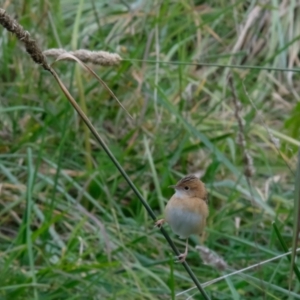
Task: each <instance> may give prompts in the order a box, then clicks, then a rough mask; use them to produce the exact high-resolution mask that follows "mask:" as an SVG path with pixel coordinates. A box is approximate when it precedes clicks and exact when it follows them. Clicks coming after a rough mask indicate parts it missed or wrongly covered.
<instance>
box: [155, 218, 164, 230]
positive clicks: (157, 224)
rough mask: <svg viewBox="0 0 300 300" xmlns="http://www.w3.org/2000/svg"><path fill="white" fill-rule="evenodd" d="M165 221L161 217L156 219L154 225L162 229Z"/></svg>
mask: <svg viewBox="0 0 300 300" xmlns="http://www.w3.org/2000/svg"><path fill="white" fill-rule="evenodd" d="M164 223H165V220H164V219H161V220H158V221H156V222H155V225H154V226H155V227H157V228H159V229H160V228H161V227H162V226H163V224H164Z"/></svg>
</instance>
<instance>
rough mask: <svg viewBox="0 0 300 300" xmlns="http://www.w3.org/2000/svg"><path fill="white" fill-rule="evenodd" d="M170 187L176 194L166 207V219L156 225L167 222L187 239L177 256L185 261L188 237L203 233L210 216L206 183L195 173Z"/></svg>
mask: <svg viewBox="0 0 300 300" xmlns="http://www.w3.org/2000/svg"><path fill="white" fill-rule="evenodd" d="M170 187H172V188H174V189H175V194H174V195H173V196H172V198H171V199H170V200H169V202H168V203H167V206H166V208H165V213H164V214H165V219H161V220H158V221H157V222H156V223H155V226H157V227H159V228H160V227H161V226H162V225H163V224H164V223H165V222H167V223H168V224H169V225H170V226H171V228H172V230H173V232H174V233H176V234H178V235H179V236H180V238H183V239H186V245H185V251H184V253H182V254H180V255H179V256H178V257H177V258H178V261H179V262H184V261H185V258H186V256H187V254H188V238H189V236H190V235H192V234H199V235H200V234H201V233H202V232H203V230H204V227H205V225H206V218H207V216H208V206H207V203H206V202H207V192H206V189H205V185H204V183H203V182H202V181H201V180H199V179H198V178H197V177H196V176H194V175H188V176H186V177H184V178H182V179H181V180H179V181H178V182H177V184H176V185H171V186H170Z"/></svg>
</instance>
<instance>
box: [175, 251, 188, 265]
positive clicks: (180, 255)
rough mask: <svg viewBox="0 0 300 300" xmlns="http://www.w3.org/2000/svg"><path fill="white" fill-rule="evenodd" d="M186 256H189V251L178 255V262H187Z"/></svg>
mask: <svg viewBox="0 0 300 300" xmlns="http://www.w3.org/2000/svg"><path fill="white" fill-rule="evenodd" d="M186 257H187V253H181V254H179V255H178V256H176V262H178V263H183V262H185V259H186Z"/></svg>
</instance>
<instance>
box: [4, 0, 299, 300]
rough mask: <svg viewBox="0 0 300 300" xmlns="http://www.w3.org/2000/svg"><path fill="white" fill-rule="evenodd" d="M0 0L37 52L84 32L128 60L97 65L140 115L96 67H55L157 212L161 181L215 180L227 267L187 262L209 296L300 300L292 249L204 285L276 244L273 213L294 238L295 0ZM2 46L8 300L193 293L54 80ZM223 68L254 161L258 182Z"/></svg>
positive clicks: (208, 241) (216, 229)
mask: <svg viewBox="0 0 300 300" xmlns="http://www.w3.org/2000/svg"><path fill="white" fill-rule="evenodd" d="M79 2H80V3H79ZM4 5H8V7H3V8H5V9H6V10H7V11H8V13H10V14H11V15H17V16H18V22H19V23H20V24H22V26H23V27H24V28H26V29H27V30H28V31H29V32H30V33H31V35H32V36H34V37H35V39H36V40H38V42H39V44H40V45H42V48H43V49H49V48H58V47H62V48H64V49H67V50H71V49H72V50H75V48H74V45H77V47H78V49H79V48H87V49H90V50H108V51H112V52H118V53H119V54H120V55H121V56H122V57H123V58H124V60H123V61H122V62H121V63H120V65H119V66H118V67H109V68H104V67H95V66H93V69H94V71H96V73H97V74H98V75H99V76H100V77H101V79H103V80H104V81H105V82H106V84H108V86H109V87H110V88H111V89H112V91H113V93H114V94H115V95H116V96H117V97H118V99H119V100H120V101H121V103H122V104H123V106H124V107H125V108H126V110H127V111H128V112H129V113H130V115H131V116H132V117H133V119H131V118H130V117H129V116H128V115H127V114H126V112H125V111H124V110H123V109H121V108H120V107H119V105H118V103H116V102H115V100H114V99H113V97H112V96H111V93H110V92H109V91H108V90H107V89H105V88H103V87H100V86H99V84H98V83H97V82H96V80H95V79H94V78H93V77H91V76H90V75H89V73H87V72H84V71H81V72H80V77H79V76H78V73H77V72H78V71H76V69H75V67H74V64H73V63H70V62H61V63H59V64H57V65H56V67H55V68H56V71H57V72H58V73H59V76H60V78H61V79H62V81H64V82H65V83H66V85H67V88H68V90H69V91H70V93H71V94H72V95H73V96H74V98H75V99H80V98H81V102H80V103H81V104H82V103H83V102H84V105H85V111H86V112H87V114H88V117H89V119H90V120H91V122H92V123H93V124H94V126H95V127H96V129H97V131H98V132H99V133H100V135H101V137H103V139H104V141H105V143H106V144H107V145H108V147H109V149H110V150H111V151H112V153H113V154H114V156H115V157H116V159H117V160H118V161H119V162H120V164H121V165H122V167H123V168H124V169H125V170H126V172H127V173H128V174H129V176H130V178H131V180H132V181H133V182H134V183H135V185H136V186H137V187H138V188H139V192H140V193H141V195H142V196H143V198H144V199H145V200H146V201H147V203H148V205H150V207H151V208H152V210H154V212H155V214H156V215H157V216H158V215H160V214H161V213H162V206H163V204H164V203H165V202H166V201H167V199H168V198H169V197H170V196H171V193H172V191H171V190H169V189H168V188H167V187H168V186H169V185H170V184H172V183H174V182H175V181H176V180H178V178H180V177H181V176H183V175H185V174H188V173H196V174H199V175H201V176H202V180H203V181H204V182H205V183H206V185H207V187H208V189H209V192H210V201H209V205H210V217H209V219H208V226H207V233H206V236H205V238H204V241H203V242H204V244H205V245H206V246H207V247H208V248H209V249H211V251H214V252H215V253H216V254H217V255H218V256H220V257H222V258H223V259H224V261H225V262H226V263H227V265H228V268H227V269H226V270H218V269H217V268H216V267H214V266H212V265H206V264H204V262H203V260H201V259H200V257H199V253H198V251H196V250H194V251H190V252H189V256H188V258H187V261H188V263H189V265H190V267H191V269H192V270H193V272H194V273H195V274H196V276H197V278H198V280H199V281H200V282H201V283H206V282H207V284H204V286H205V290H206V292H207V293H208V295H209V297H210V298H211V299H255V298H264V299H269V298H270V299H288V298H289V297H290V299H296V298H300V297H299V296H298V294H299V282H298V280H297V278H294V274H293V273H290V263H289V261H288V260H287V259H286V258H285V257H282V258H280V259H279V260H270V261H269V262H268V263H265V264H261V265H259V266H258V267H256V268H254V269H249V270H248V271H245V272H244V273H242V274H243V275H233V276H230V277H226V279H225V280H221V281H217V282H214V283H213V284H210V285H209V283H208V282H210V281H211V280H213V279H216V278H217V277H220V276H222V275H224V274H227V273H231V272H232V271H234V270H240V269H242V268H246V267H248V266H251V265H254V264H258V263H259V262H262V261H265V260H268V259H271V258H273V257H276V256H278V255H280V254H282V253H283V250H282V248H281V242H280V241H279V240H278V238H277V235H276V233H275V232H274V231H273V227H272V222H273V221H276V224H277V227H278V229H279V231H280V235H281V237H282V239H283V240H284V243H285V244H286V245H287V247H288V248H291V246H292V244H293V226H294V223H295V218H294V211H293V207H294V194H295V193H294V186H295V173H296V162H297V151H298V147H299V145H300V141H299V128H300V127H299V125H300V124H299V123H300V119H299V118H297V115H298V113H299V105H297V102H298V100H299V89H298V85H299V83H298V81H299V73H297V72H291V71H288V69H291V68H296V67H297V66H298V56H297V54H298V52H299V49H298V48H299V45H298V37H299V32H298V31H299V30H298V28H299V26H297V22H298V21H297V20H298V18H299V16H298V14H299V10H298V9H297V6H296V3H295V2H293V1H290V2H283V4H282V3H280V2H278V3H277V2H276V3H275V2H274V1H273V2H272V3H271V2H270V3H266V4H265V5H264V4H259V3H256V2H255V1H250V2H247V3H244V2H243V1H242V2H238V1H236V2H231V4H228V3H227V2H222V1H214V2H210V3H209V4H208V3H207V4H199V3H196V2H195V3H194V2H192V1H175V2H171V1H163V2H150V1H142V2H130V3H127V2H126V3H125V2H122V1H120V2H116V3H111V2H109V1H93V0H92V1H69V0H64V1H56V2H53V3H52V2H51V4H49V3H48V2H40V1H34V0H32V1H23V2H22V1H20V2H18V3H13V4H10V3H9V2H6V3H5V4H4ZM76 16H79V17H77V18H76ZM74 20H76V24H75V26H77V27H76V28H75V27H74ZM74 28H75V29H74ZM71 40H72V44H71V42H70V41H71ZM0 43H1V46H2V47H1V48H0V51H1V53H0V57H1V70H0V72H1V87H2V88H1V95H0V97H1V98H0V103H1V106H0V115H1V118H0V124H1V126H0V135H1V140H0V170H1V171H0V205H1V211H0V216H1V218H0V229H1V231H0V240H1V242H0V267H1V272H0V282H1V284H0V295H1V297H2V298H4V299H83V298H86V299H170V298H173V299H174V298H175V297H176V294H180V295H179V296H177V297H176V298H178V299H188V298H189V297H190V299H191V298H193V299H201V294H200V293H199V292H196V290H195V289H193V290H189V291H187V290H188V289H189V288H191V287H192V286H193V282H192V280H191V278H190V277H189V276H188V275H187V273H186V272H185V270H184V269H183V267H182V266H181V265H180V264H174V261H173V254H172V253H171V249H170V247H169V245H168V244H167V242H166V240H165V239H164V238H163V237H162V235H161V234H160V232H159V231H157V230H155V229H154V228H153V221H152V220H151V219H150V218H149V216H148V214H147V212H146V211H145V209H144V208H143V206H142V205H141V203H140V202H139V200H138V198H137V197H136V195H135V194H134V193H133V191H132V190H131V189H130V188H129V186H128V184H127V183H126V182H125V181H124V179H123V178H122V177H121V176H120V174H119V172H118V170H117V169H116V168H115V167H114V165H113V164H112V162H111V161H110V160H109V159H108V158H107V156H106V154H105V153H104V152H103V150H102V148H101V147H100V146H99V145H98V144H97V143H96V142H95V141H94V139H93V138H92V137H91V136H90V135H89V133H87V131H85V129H84V128H85V127H84V125H83V124H82V123H81V122H82V121H81V120H80V118H79V117H78V116H77V115H76V114H75V113H74V111H73V109H72V107H71V106H70V105H69V104H68V103H67V101H66V98H65V96H64V95H63V94H62V93H61V92H60V90H59V89H58V86H57V85H56V84H55V83H54V81H53V79H52V77H51V76H49V75H48V73H47V72H43V71H41V69H40V68H38V67H37V66H35V65H33V64H32V63H31V61H30V60H29V59H28V56H27V55H26V54H25V52H24V51H23V48H22V47H21V44H19V43H18V41H17V39H16V38H15V37H13V36H12V35H11V34H9V33H8V32H7V31H6V30H2V29H1V36H0ZM139 60H142V61H139ZM151 60H152V61H154V63H151V62H150V61H151ZM158 61H164V62H169V64H158ZM172 61H176V62H199V63H202V62H203V63H212V64H215V65H214V66H200V65H199V66H197V65H190V64H184V63H180V64H177V63H176V64H173V63H171V62H172ZM220 65H225V66H227V65H228V66H229V67H230V66H234V65H239V66H245V65H246V66H253V67H255V68H251V69H249V68H246V69H237V68H234V69H233V70H232V69H231V70H230V68H225V67H220ZM265 68H269V69H265ZM270 68H273V69H274V68H277V70H270ZM279 69H281V70H283V71H279ZM230 73H231V74H232V76H233V79H234V89H235V94H236V98H237V99H238V101H239V102H240V103H241V110H240V117H241V120H242V122H243V130H244V137H245V146H246V149H247V151H248V152H249V154H250V155H251V157H252V159H253V167H254V168H255V170H256V172H255V174H254V175H253V177H252V178H251V186H249V184H248V182H247V178H246V177H245V176H244V174H243V170H244V168H245V163H244V160H243V156H244V153H243V151H241V148H240V146H238V144H237V137H238V133H239V130H240V129H239V125H238V122H239V121H240V120H237V118H236V116H235V106H234V98H233V97H234V96H233V95H232V89H231V88H230V87H229V85H228V75H229V74H230ZM249 99H250V100H249ZM288 166H289V167H288ZM296 186H297V183H296ZM295 228H297V227H296V226H295ZM166 230H167V231H168V232H169V233H170V234H171V235H172V233H171V232H170V229H169V228H168V227H166ZM172 236H173V235H172ZM173 237H174V238H173V241H175V243H176V245H177V246H178V247H181V248H182V247H184V245H183V242H182V241H181V240H179V239H178V238H177V237H175V236H173ZM192 240H193V241H192V243H191V244H192V245H193V246H195V245H198V244H199V241H198V240H197V239H196V238H192ZM294 240H295V238H294ZM296 246H297V245H296V244H295V242H294V248H295V247H296ZM296 264H297V259H296ZM289 282H291V291H289ZM184 291H186V292H184Z"/></svg>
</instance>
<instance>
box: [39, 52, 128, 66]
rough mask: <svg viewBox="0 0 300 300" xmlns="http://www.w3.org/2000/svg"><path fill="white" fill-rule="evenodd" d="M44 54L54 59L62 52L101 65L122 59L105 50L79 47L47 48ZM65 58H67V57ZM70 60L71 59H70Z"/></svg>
mask: <svg viewBox="0 0 300 300" xmlns="http://www.w3.org/2000/svg"><path fill="white" fill-rule="evenodd" d="M43 54H44V55H46V56H51V57H53V58H55V59H57V58H59V57H60V56H61V55H63V54H71V55H73V56H75V57H76V58H78V59H80V60H81V61H82V62H84V63H92V64H94V65H101V66H115V65H118V64H119V63H120V61H121V60H122V58H121V56H120V55H119V54H116V53H110V52H106V51H89V50H86V49H79V50H75V51H66V50H64V49H48V50H45V51H44V52H43ZM65 59H66V60H69V59H68V58H67V57H66V58H65ZM70 60H71V59H70Z"/></svg>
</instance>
